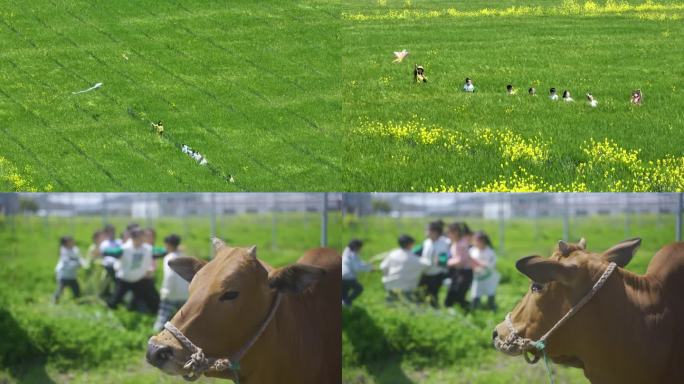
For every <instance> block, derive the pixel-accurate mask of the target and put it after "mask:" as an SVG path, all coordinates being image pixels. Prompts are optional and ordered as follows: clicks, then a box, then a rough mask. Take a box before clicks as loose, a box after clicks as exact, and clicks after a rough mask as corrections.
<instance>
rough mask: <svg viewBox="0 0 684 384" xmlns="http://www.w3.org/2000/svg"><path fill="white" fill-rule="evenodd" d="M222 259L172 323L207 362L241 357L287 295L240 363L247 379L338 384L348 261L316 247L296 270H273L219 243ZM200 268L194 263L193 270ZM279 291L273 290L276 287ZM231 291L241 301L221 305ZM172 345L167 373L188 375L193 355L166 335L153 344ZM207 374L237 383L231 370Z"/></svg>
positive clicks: (202, 273) (195, 285)
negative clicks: (341, 299) (343, 280)
mask: <svg viewBox="0 0 684 384" xmlns="http://www.w3.org/2000/svg"><path fill="white" fill-rule="evenodd" d="M217 247H218V248H219V249H218V250H217V256H216V258H215V259H214V260H212V261H211V262H209V263H207V264H206V265H205V266H204V267H203V268H201V269H200V270H199V271H198V272H197V274H196V275H195V276H194V278H193V279H192V283H191V284H190V299H189V300H188V302H187V303H186V304H185V305H184V306H183V307H182V308H181V310H180V311H179V312H178V313H177V314H176V316H174V318H173V319H172V323H173V324H174V325H176V327H177V328H178V329H179V330H181V332H183V333H184V334H185V335H186V336H187V337H188V338H189V339H190V340H192V342H193V343H194V344H195V345H197V346H198V347H200V348H202V349H203V350H204V353H205V355H206V356H208V357H217V358H223V357H228V356H229V355H231V354H233V353H235V351H237V350H238V349H239V348H241V347H242V346H243V345H244V343H245V342H246V340H248V339H249V338H250V337H251V336H252V335H254V333H255V332H256V331H257V329H258V328H259V326H260V325H261V323H262V322H263V321H264V319H265V318H266V316H267V314H268V312H269V309H270V308H271V306H272V303H273V299H274V297H275V292H276V290H279V291H281V292H282V293H283V298H282V302H281V304H280V306H279V308H278V310H277V312H276V314H275V317H274V318H273V320H272V321H271V323H270V324H269V325H268V327H267V328H266V330H265V331H264V333H263V334H262V335H261V337H260V338H259V339H258V340H257V342H256V343H255V344H254V346H253V347H252V348H251V349H250V350H249V351H248V352H247V354H246V355H245V356H244V358H243V359H242V361H240V365H241V370H240V381H241V383H243V384H260V383H302V384H319V383H338V382H340V380H341V374H342V366H341V364H342V362H341V360H342V356H341V349H342V346H341V336H340V335H341V332H342V325H341V323H342V320H341V312H340V303H339V297H341V293H340V290H341V259H340V256H339V254H338V253H337V251H335V250H333V249H328V248H316V249H312V250H310V251H307V252H306V253H305V254H304V255H303V256H302V257H301V258H300V259H299V261H298V263H297V264H294V265H290V266H287V267H284V268H280V269H274V268H272V267H271V266H269V265H268V264H266V263H265V262H263V261H261V260H258V259H257V258H256V257H255V256H253V255H250V254H249V253H250V252H249V251H250V250H248V249H244V248H229V247H227V246H225V245H223V244H222V243H217ZM193 265H194V264H193ZM271 286H272V287H271ZM226 290H230V291H238V292H240V295H239V297H238V298H236V299H234V300H230V301H226V302H220V301H219V300H218V297H220V296H221V294H222V292H225V291H226ZM150 342H151V343H154V344H157V345H163V346H169V347H171V348H172V350H173V356H172V358H171V360H170V361H169V362H167V363H166V364H165V365H164V366H163V367H162V368H161V369H162V370H163V371H164V372H166V373H169V374H186V373H188V372H186V371H184V370H183V368H182V366H183V364H184V363H185V362H186V361H187V360H188V359H189V357H190V356H189V351H187V350H186V349H184V348H182V346H181V345H180V344H179V343H178V341H177V340H176V339H175V338H174V337H173V336H172V335H171V334H170V333H169V332H168V331H166V330H164V331H162V332H161V333H159V334H158V335H156V336H153V337H152V338H151V339H150ZM207 376H217V377H222V378H226V379H232V373H231V371H226V372H222V373H217V372H213V373H212V372H208V373H207Z"/></svg>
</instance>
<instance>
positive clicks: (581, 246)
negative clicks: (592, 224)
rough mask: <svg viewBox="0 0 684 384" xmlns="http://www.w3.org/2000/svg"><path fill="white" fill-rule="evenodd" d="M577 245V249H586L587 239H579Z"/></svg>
mask: <svg viewBox="0 0 684 384" xmlns="http://www.w3.org/2000/svg"><path fill="white" fill-rule="evenodd" d="M577 246H578V247H579V249H582V250H586V249H587V239H585V238H584V237H583V238H581V239H580V241H579V243H577Z"/></svg>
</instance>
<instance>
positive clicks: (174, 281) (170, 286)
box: [154, 235, 190, 332]
mask: <svg viewBox="0 0 684 384" xmlns="http://www.w3.org/2000/svg"><path fill="white" fill-rule="evenodd" d="M180 242H181V238H180V236H178V235H169V236H167V237H166V238H165V239H164V245H165V247H166V252H167V254H166V256H164V262H163V263H164V280H163V281H162V287H161V292H160V293H161V303H160V304H159V312H158V313H157V321H156V322H155V323H154V330H155V332H158V331H160V330H161V329H162V328H164V324H165V323H166V322H167V321H169V320H171V318H172V317H173V315H174V314H176V312H177V311H178V310H179V309H180V308H181V307H182V306H183V304H185V302H186V301H187V300H188V295H189V293H188V286H189V285H190V284H189V283H188V282H187V281H185V279H183V278H182V277H180V275H178V274H177V273H176V272H175V271H174V270H173V269H171V267H169V261H171V260H174V259H177V258H179V257H183V254H182V253H181V252H180V251H179V250H178V245H179V244H180Z"/></svg>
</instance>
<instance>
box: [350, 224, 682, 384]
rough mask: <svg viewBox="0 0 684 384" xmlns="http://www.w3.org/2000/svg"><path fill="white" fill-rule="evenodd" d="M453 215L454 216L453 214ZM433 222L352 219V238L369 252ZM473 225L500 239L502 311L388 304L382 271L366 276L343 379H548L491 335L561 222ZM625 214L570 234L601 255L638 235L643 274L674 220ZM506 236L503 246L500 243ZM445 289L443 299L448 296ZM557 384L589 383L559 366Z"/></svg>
mask: <svg viewBox="0 0 684 384" xmlns="http://www.w3.org/2000/svg"><path fill="white" fill-rule="evenodd" d="M446 219H447V220H448V218H446ZM428 220H429V218H424V219H411V218H403V219H391V218H382V217H376V218H368V219H365V220H360V221H354V220H352V221H350V222H349V223H348V224H347V225H346V226H345V227H344V234H345V236H346V237H347V238H350V237H354V236H358V237H360V238H362V239H363V240H365V245H364V249H363V250H362V257H363V258H365V259H366V260H373V262H374V263H375V264H376V265H377V264H378V263H379V260H378V259H377V258H375V257H374V255H377V254H380V253H382V252H385V251H387V250H390V249H392V248H394V247H396V238H397V237H398V235H399V234H400V233H408V234H411V235H412V236H414V237H415V238H417V239H422V233H423V226H424V224H425V223H426V222H427V221H428ZM467 222H468V223H469V225H470V226H471V227H472V228H473V229H474V230H479V229H482V230H485V231H486V232H487V233H489V234H490V237H491V238H492V240H493V241H494V242H495V244H494V245H495V247H496V251H497V254H498V256H499V260H498V264H497V268H498V270H499V271H500V272H501V274H502V283H501V285H500V286H499V289H498V291H497V302H498V304H499V310H498V311H497V312H496V313H490V312H483V311H481V312H475V313H474V314H470V315H466V316H463V315H462V314H461V313H460V312H457V313H455V314H450V313H449V312H447V311H446V310H443V309H440V310H432V309H427V308H424V307H422V306H421V307H414V306H405V305H402V306H396V307H388V306H387V305H386V304H385V302H384V298H385V292H384V289H383V287H382V283H381V281H380V277H381V274H380V272H370V273H367V274H362V275H361V277H360V281H361V283H362V284H363V285H364V287H365V291H364V293H363V295H362V296H361V297H360V298H359V299H358V300H357V301H356V302H355V303H354V306H353V307H352V308H346V309H343V363H344V368H343V382H344V383H345V384H362V383H363V384H369V383H376V384H381V383H388V384H389V383H392V384H397V383H399V384H410V383H539V384H542V383H545V382H547V378H546V371H545V369H544V366H543V364H537V365H534V366H530V365H528V364H526V363H525V362H524V360H523V359H522V358H521V357H519V358H512V357H508V356H504V355H502V354H500V353H499V352H497V351H495V350H494V348H493V347H492V345H491V332H492V329H493V328H494V326H495V325H496V324H498V323H499V322H501V321H502V320H503V318H504V315H505V314H506V312H508V311H510V310H511V309H512V308H513V306H514V305H515V304H516V303H517V302H518V301H519V300H520V299H521V298H522V296H523V294H524V293H525V291H526V290H527V289H528V286H529V285H528V280H527V278H525V277H524V276H523V275H521V274H520V273H518V272H517V271H516V270H515V267H514V263H515V261H516V260H517V259H519V258H521V257H524V256H528V255H531V254H539V255H543V256H548V255H549V254H550V252H551V251H552V249H553V247H554V245H555V244H556V242H557V241H558V240H559V239H560V238H561V237H562V221H561V220H560V219H553V218H546V219H539V220H533V219H514V220H511V221H508V222H506V224H505V226H504V227H503V228H504V236H503V237H502V236H501V234H500V233H499V228H500V227H499V223H498V222H496V221H488V220H481V219H467ZM625 222H626V220H625V217H620V216H614V217H578V218H573V219H572V220H571V221H570V228H571V231H570V237H571V239H578V238H579V237H582V236H584V237H586V238H587V241H588V248H589V249H590V250H591V251H596V252H600V251H602V250H605V249H607V248H608V247H610V246H612V245H613V244H615V243H617V242H619V241H620V240H622V239H624V238H627V237H633V236H639V237H641V238H642V239H643V245H642V248H641V249H640V250H639V251H638V253H637V255H636V256H635V258H634V259H633V260H632V262H631V263H630V264H629V266H628V269H630V270H632V271H634V272H637V273H643V272H644V271H645V270H646V267H647V266H648V263H649V261H650V259H651V257H652V256H653V255H654V254H655V252H656V251H657V250H658V249H660V247H662V246H663V245H665V244H667V243H670V242H672V241H673V240H674V217H672V216H664V215H660V216H655V215H635V216H632V217H630V218H629V221H628V222H629V225H628V226H625ZM502 238H503V241H504V246H503V247H502V246H500V242H501V239H502ZM444 294H445V292H444V289H442V292H441V299H443V298H444ZM552 369H553V370H554V372H555V375H556V379H557V381H556V382H558V383H586V382H587V381H586V379H585V378H584V376H583V373H582V371H581V370H578V369H570V368H564V367H560V366H557V365H553V366H552Z"/></svg>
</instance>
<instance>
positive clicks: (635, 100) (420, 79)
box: [413, 64, 642, 108]
mask: <svg viewBox="0 0 684 384" xmlns="http://www.w3.org/2000/svg"><path fill="white" fill-rule="evenodd" d="M413 81H414V82H415V83H418V84H421V83H427V77H426V75H425V68H423V66H422V65H418V64H416V65H414V67H413ZM463 92H467V93H473V92H475V85H474V84H473V80H472V79H470V78H468V77H466V79H465V82H464V84H463ZM506 93H507V94H508V95H511V96H512V95H515V94H516V93H517V90H516V89H515V88H514V87H513V84H508V85H507V86H506ZM527 93H528V94H529V95H530V96H537V89H536V88H535V87H530V88H529V89H528V90H527ZM586 97H587V104H589V106H591V107H592V108H596V107H598V100H596V98H595V97H594V96H593V95H592V94H591V93H587V94H586ZM549 99H550V100H552V101H556V100H558V99H559V96H558V93H557V91H556V88H553V87H552V88H551V89H550V90H549ZM563 101H566V102H574V101H575V100H574V99H573V98H572V96H571V95H570V91H568V90H567V89H566V90H564V91H563ZM641 102H642V94H641V89H637V90H635V91H633V92H632V94H631V96H630V103H632V104H635V105H641Z"/></svg>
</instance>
